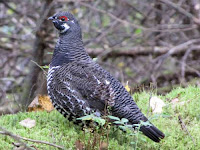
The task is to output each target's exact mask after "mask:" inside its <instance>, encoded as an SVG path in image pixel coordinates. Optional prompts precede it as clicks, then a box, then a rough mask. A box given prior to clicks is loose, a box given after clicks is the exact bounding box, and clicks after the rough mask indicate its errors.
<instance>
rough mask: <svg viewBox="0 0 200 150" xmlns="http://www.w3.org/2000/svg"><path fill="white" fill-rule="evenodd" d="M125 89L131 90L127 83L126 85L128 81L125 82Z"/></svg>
mask: <svg viewBox="0 0 200 150" xmlns="http://www.w3.org/2000/svg"><path fill="white" fill-rule="evenodd" d="M125 89H126V90H127V91H128V92H130V91H131V89H130V87H129V85H128V82H127V83H126V85H125Z"/></svg>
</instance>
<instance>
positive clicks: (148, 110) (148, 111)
mask: <svg viewBox="0 0 200 150" xmlns="http://www.w3.org/2000/svg"><path fill="white" fill-rule="evenodd" d="M151 98H152V93H150V97H149V104H148V109H147V117H149V113H150V108H151V107H150V101H151Z"/></svg>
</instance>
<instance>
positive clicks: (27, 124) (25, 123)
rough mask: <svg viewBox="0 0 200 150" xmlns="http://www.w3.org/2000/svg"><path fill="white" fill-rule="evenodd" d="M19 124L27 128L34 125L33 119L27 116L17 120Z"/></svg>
mask: <svg viewBox="0 0 200 150" xmlns="http://www.w3.org/2000/svg"><path fill="white" fill-rule="evenodd" d="M19 124H20V125H21V126H24V127H27V128H32V127H34V126H35V125H36V121H35V120H31V119H30V118H27V119H25V120H22V121H20V122H19Z"/></svg>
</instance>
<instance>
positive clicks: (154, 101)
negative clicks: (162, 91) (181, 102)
mask: <svg viewBox="0 0 200 150" xmlns="http://www.w3.org/2000/svg"><path fill="white" fill-rule="evenodd" d="M165 105H166V104H165V103H164V102H163V100H161V99H160V98H158V97H156V96H154V97H152V98H151V99H150V107H151V109H152V110H153V113H162V108H163V107H164V106H165Z"/></svg>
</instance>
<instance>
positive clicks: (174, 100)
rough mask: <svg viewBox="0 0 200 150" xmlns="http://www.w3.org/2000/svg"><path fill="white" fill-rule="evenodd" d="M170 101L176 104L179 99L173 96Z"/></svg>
mask: <svg viewBox="0 0 200 150" xmlns="http://www.w3.org/2000/svg"><path fill="white" fill-rule="evenodd" d="M171 102H172V103H173V104H176V103H178V102H179V99H178V98H174V99H172V100H171Z"/></svg>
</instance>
